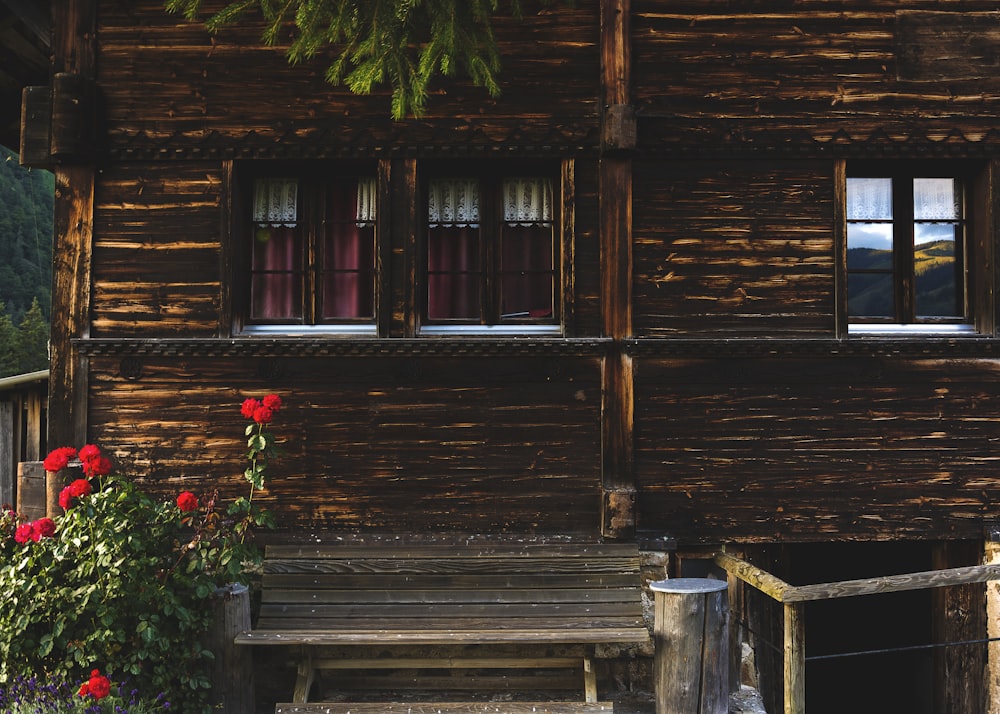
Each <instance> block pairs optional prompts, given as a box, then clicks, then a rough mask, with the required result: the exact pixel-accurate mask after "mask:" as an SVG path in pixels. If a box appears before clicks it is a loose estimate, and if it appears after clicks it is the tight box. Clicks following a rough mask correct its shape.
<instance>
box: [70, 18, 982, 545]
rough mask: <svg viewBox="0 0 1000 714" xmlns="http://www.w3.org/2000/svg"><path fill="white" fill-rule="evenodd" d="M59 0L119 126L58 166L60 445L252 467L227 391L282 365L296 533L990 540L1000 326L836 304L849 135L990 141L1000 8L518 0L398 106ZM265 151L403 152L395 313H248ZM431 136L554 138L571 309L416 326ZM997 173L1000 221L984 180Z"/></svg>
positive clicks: (278, 492)
mask: <svg viewBox="0 0 1000 714" xmlns="http://www.w3.org/2000/svg"><path fill="white" fill-rule="evenodd" d="M62 1H63V2H65V3H67V4H68V5H72V6H73V8H75V11H74V13H70V14H68V15H66V19H65V24H66V25H67V26H66V27H64V28H63V29H62V30H61V31H60V32H57V33H56V34H57V37H60V38H63V37H74V36H75V37H77V42H76V44H74V43H73V42H70V41H69V40H66V39H64V40H61V41H59V42H57V43H56V46H57V54H58V55H59V58H60V68H61V69H74V68H75V71H80V72H83V73H90V74H92V76H93V78H94V79H95V80H96V84H97V86H98V87H99V90H100V92H99V96H100V102H99V107H100V116H101V120H102V123H101V129H100V131H99V132H98V135H97V140H96V141H97V143H96V147H97V149H96V155H97V157H99V158H98V159H96V160H95V162H94V163H93V165H88V164H86V162H84V165H72V164H71V165H67V166H65V167H63V168H62V169H61V170H60V171H61V173H60V174H59V175H60V177H61V178H60V181H61V183H60V191H61V194H60V201H59V208H58V209H57V217H58V218H59V221H60V226H61V228H60V231H61V238H60V243H58V244H57V245H58V246H63V248H64V250H62V251H60V259H59V265H58V266H57V267H58V276H57V287H58V286H62V288H61V289H60V295H62V301H61V303H57V306H56V307H57V315H61V316H62V317H64V318H66V319H60V321H59V325H58V327H57V329H56V331H55V332H54V340H55V342H54V347H53V354H54V363H53V374H54V377H53V380H54V381H53V384H54V389H53V394H54V395H55V397H56V399H57V400H59V401H58V402H57V404H58V405H60V407H61V406H62V405H64V404H69V405H71V407H72V409H71V416H64V415H62V414H56V416H55V417H54V422H53V423H54V424H55V428H54V429H53V433H54V434H56V435H57V436H58V439H57V440H58V441H60V442H62V441H71V440H72V439H71V438H69V436H67V435H72V436H73V438H76V437H77V436H80V435H83V436H85V437H86V438H87V439H88V440H93V441H97V442H99V443H101V444H102V445H104V446H106V447H108V448H110V449H112V450H114V452H115V455H116V456H117V457H118V458H119V459H120V461H121V462H122V464H123V465H127V466H131V467H132V468H134V469H135V470H136V471H137V475H138V476H139V477H141V478H144V479H145V480H146V481H147V482H148V483H149V484H150V485H151V486H153V487H157V488H162V489H164V490H167V491H169V490H175V489H176V488H180V487H184V488H189V487H197V488H199V489H207V488H209V487H211V486H213V485H216V484H217V485H220V486H221V487H223V488H224V489H225V490H226V491H227V492H232V493H237V492H240V491H241V489H242V487H243V486H242V482H241V479H240V471H241V469H242V448H241V434H242V424H243V422H242V420H241V419H240V417H239V415H238V411H237V409H238V405H239V403H240V401H241V400H242V399H243V397H245V396H247V395H259V394H262V393H265V392H270V391H274V392H277V393H279V394H281V395H282V396H283V397H284V398H285V399H286V403H287V404H288V407H287V410H286V411H285V412H283V413H282V415H281V418H280V420H279V424H278V431H279V433H280V435H281V436H282V437H283V438H284V439H285V440H286V441H285V450H286V452H287V453H286V455H285V457H284V458H283V459H282V462H281V463H280V466H276V467H275V470H276V476H278V480H277V481H276V482H275V483H274V485H273V487H272V488H271V489H270V490H269V492H268V494H267V499H268V500H269V502H270V503H271V504H273V505H274V506H275V507H276V511H277V512H278V513H279V514H280V518H281V519H282V520H283V523H284V524H285V525H288V526H290V527H295V526H308V527H310V528H314V527H315V528H343V529H363V528H372V529H380V530H387V529H398V528H404V529H412V530H420V529H442V530H483V531H493V530H513V531H544V532H586V533H597V532H603V533H605V534H607V535H615V536H619V537H621V536H628V535H630V531H631V526H632V525H633V523H630V522H629V519H630V518H631V519H633V520H634V525H635V526H636V527H637V528H638V529H639V531H640V533H641V534H648V535H652V536H657V537H659V536H662V535H664V534H668V535H671V536H674V537H676V538H678V539H680V540H681V541H686V542H699V543H700V542H713V541H714V542H718V541H740V540H742V541H752V542H768V541H795V540H824V539H832V540H837V539H841V540H852V539H857V540H860V539H885V538H897V537H898V538H921V539H943V538H977V537H979V536H980V535H981V532H982V525H983V523H984V521H988V520H991V519H992V518H993V517H994V516H995V515H996V509H995V507H994V503H993V497H992V493H993V492H994V491H995V488H996V486H998V485H1000V480H998V478H997V477H996V476H995V475H994V474H993V468H992V467H993V463H994V462H993V456H992V454H991V447H992V445H993V444H994V441H995V436H994V434H993V425H994V424H995V423H996V420H997V419H998V418H1000V406H998V404H997V403H996V399H995V398H994V396H993V393H994V392H995V391H996V389H995V386H996V385H995V382H996V381H997V374H998V372H997V365H998V362H997V360H998V359H1000V351H998V348H997V346H996V343H995V341H994V339H993V337H992V332H991V330H993V329H994V328H993V327H991V325H992V323H993V322H994V320H993V319H992V318H990V319H988V320H984V321H983V324H985V325H987V327H988V328H989V329H987V331H986V332H985V333H984V334H983V335H982V336H981V337H979V338H976V339H972V340H954V339H940V338H926V339H920V340H909V341H893V340H885V339H882V340H878V339H876V340H871V339H868V340H864V341H861V340H856V339H853V338H851V337H848V336H847V335H846V334H845V332H844V330H843V327H844V323H843V315H842V314H840V308H839V307H838V306H839V305H840V304H841V303H842V298H843V295H842V286H839V285H838V279H839V278H838V255H839V254H838V250H839V249H838V242H839V241H841V240H842V237H841V236H838V231H840V230H841V229H842V225H841V224H842V220H840V219H842V215H840V214H839V213H838V212H839V211H841V210H842V209H841V208H840V207H839V204H838V202H839V201H841V200H842V196H840V195H839V194H838V185H839V183H838V182H842V179H843V170H844V168H843V166H844V165H843V160H844V159H848V160H849V159H852V158H857V157H880V158H884V159H887V160H889V159H892V158H923V157H929V158H934V157H962V158H965V159H968V160H972V161H978V162H982V163H983V164H984V165H987V164H988V162H990V161H995V160H996V157H997V156H998V155H1000V132H998V131H997V130H996V127H995V123H996V122H995V119H994V116H993V115H994V114H995V104H996V101H997V99H1000V79H997V77H1000V75H998V74H997V73H996V72H995V71H993V70H994V69H995V67H994V65H995V64H996V61H995V58H994V56H993V54H991V51H990V47H992V44H991V42H993V36H994V34H996V32H995V29H994V28H996V27H997V18H996V16H995V14H994V8H993V6H992V5H991V4H990V3H986V2H980V1H978V0H975V1H973V0H953V1H951V2H939V1H937V0H910V1H908V2H901V1H895V2H890V1H889V0H876V1H875V2H869V1H867V0H866V1H864V2H862V0H844V1H843V2H837V3H832V4H831V3H830V2H826V1H824V0H795V1H793V0H776V1H775V2H763V0H728V1H727V2H718V1H717V0H631V1H630V2H629V1H627V0H604V1H603V2H597V1H596V0H594V1H593V2H577V3H575V4H574V5H573V6H572V7H564V6H563V5H560V6H558V8H555V9H552V10H547V11H545V12H543V13H541V14H535V12H534V10H536V9H537V7H536V6H535V5H533V4H529V7H527V8H526V16H525V20H524V21H523V23H522V22H520V21H516V20H513V19H511V18H501V19H500V20H499V21H498V25H497V32H498V37H499V40H500V44H501V50H502V51H503V52H504V69H503V74H502V80H503V84H502V94H501V95H500V96H499V97H498V98H490V97H489V96H488V94H487V93H486V92H485V90H482V89H478V88H475V87H472V86H470V85H469V84H468V83H465V82H461V81H454V82H445V83H441V84H440V85H439V86H438V87H437V89H436V91H435V93H434V95H433V96H432V97H431V99H430V101H429V103H428V112H427V115H426V116H424V117H422V118H420V119H407V120H404V121H400V122H393V121H392V120H390V119H389V118H388V112H389V101H388V97H387V96H386V95H385V94H384V93H380V94H376V95H374V96H371V97H355V96H353V95H351V94H350V93H349V92H347V91H346V90H344V89H342V88H334V87H330V86H329V85H327V84H326V83H325V82H324V81H323V78H322V72H323V69H324V67H325V58H317V59H316V60H315V61H312V62H309V63H306V64H305V65H300V66H298V67H295V68H293V69H291V70H289V69H288V66H287V63H286V60H285V57H284V55H283V52H282V50H281V48H269V47H265V46H263V45H262V44H261V43H260V40H259V27H255V26H253V25H249V26H240V27H235V28H232V29H226V30H224V31H222V32H220V33H219V34H217V35H215V36H212V35H209V34H208V33H206V32H205V31H204V29H203V28H202V27H201V26H200V25H197V24H192V23H187V22H186V21H184V20H182V19H181V18H178V17H174V16H168V15H166V14H164V12H163V11H162V4H161V2H160V0H141V1H139V2H132V1H126V0H101V1H100V2H97V1H96V0H94V2H96V5H97V10H96V27H97V31H96V33H93V34H91V33H89V32H83V31H76V35H74V31H75V30H74V28H76V27H77V24H80V26H81V27H86V23H85V22H84V21H85V20H86V19H87V14H88V12H89V10H88V2H83V1H82V0H72V1H71V0H62ZM216 6H218V4H216ZM942 13H943V14H942ZM970 13H971V14H970ZM59 16H60V15H59V14H58V13H57V17H59ZM931 28H937V29H936V30H933V29H931ZM960 36H968V37H970V38H971V40H970V46H972V47H973V49H972V50H970V51H969V56H968V57H965V58H964V59H963V60H962V61H958V60H956V59H954V56H955V55H956V48H957V47H960V46H961V45H960V43H959V37H960ZM935 38H939V40H938V41H935ZM90 42H93V47H92V48H91V45H90V44H89V43H90ZM76 45H79V48H77V47H76ZM60 48H62V49H60ZM915 48H916V49H915ZM91 49H93V52H94V53H95V54H94V57H93V58H91V57H90V55H89V54H88V52H89V51H90V50H91ZM918 50H919V51H918ZM633 110H634V116H635V122H636V123H635V126H636V130H637V133H636V134H635V144H634V147H633V146H632V144H631V143H630V142H631V141H632V139H633V137H632V135H631V134H630V127H631V124H630V123H629V121H630V118H631V116H632V113H631V112H632V111H633ZM609 127H610V128H609ZM602 142H603V143H602ZM279 158H282V159H286V158H287V159H303V160H305V159H317V160H328V161H331V162H335V161H336V160H338V159H342V158H351V159H365V160H366V161H369V162H371V163H372V164H373V165H374V164H375V163H376V162H381V163H379V164H378V166H379V171H380V172H381V174H380V175H381V176H382V177H383V179H385V183H386V184H387V185H389V186H391V191H390V194H389V195H390V206H391V209H390V210H392V211H393V215H394V216H396V218H397V220H395V221H393V223H392V224H391V227H390V229H389V231H390V232H389V234H388V235H384V236H381V240H384V241H386V243H385V245H386V248H385V253H384V254H383V255H385V256H387V257H388V259H387V265H388V270H387V273H386V276H387V277H385V278H384V279H385V283H386V286H387V294H385V295H384V298H385V299H386V301H387V304H388V305H389V309H388V310H386V311H384V313H383V314H381V315H380V316H379V325H378V333H379V337H377V338H373V337H365V338H351V337H344V336H338V337H337V338H335V339H331V338H330V337H329V336H327V337H326V338H325V339H324V338H301V339H300V338H297V337H287V336H286V337H283V338H271V337H269V338H261V337H256V336H255V337H248V336H244V335H239V334H236V333H235V332H234V330H233V324H232V320H233V305H232V285H233V277H232V274H231V271H232V253H233V250H235V249H236V247H235V246H234V245H233V241H232V236H233V234H234V227H233V223H232V221H233V220H235V219H233V217H232V216H230V215H229V209H230V207H231V201H232V195H231V193H230V192H231V191H232V190H233V173H234V171H235V172H237V173H238V171H239V170H240V168H241V166H243V165H245V164H246V163H249V162H255V161H266V160H271V159H279ZM430 158H433V159H443V160H448V159H469V158H473V159H476V160H482V161H489V160H493V159H495V158H505V159H506V158H510V159H538V158H543V159H549V160H551V161H552V162H553V165H556V164H558V163H561V165H562V171H563V177H564V179H567V177H570V178H571V179H572V187H573V188H572V192H571V194H572V195H570V196H569V197H568V199H567V200H569V201H570V204H569V207H571V208H572V210H571V212H570V214H571V215H569V216H568V218H567V221H566V222H565V223H566V225H567V226H568V227H569V228H568V230H569V232H570V233H571V238H572V240H571V241H570V243H571V251H570V253H569V256H570V257H571V261H570V263H569V265H567V269H570V270H571V279H568V280H567V281H566V286H567V293H568V299H567V315H568V319H567V322H566V325H565V333H564V335H563V336H561V337H558V338H553V337H547V338H544V339H535V338H530V337H524V336H520V337H517V338H492V337H491V338H483V337H469V338H463V337H459V338H449V339H447V340H443V339H431V338H426V337H424V338H422V337H421V336H420V335H419V334H418V333H416V330H415V321H414V318H413V311H414V302H415V298H414V296H415V295H416V294H417V287H416V286H415V284H414V282H415V278H414V277H413V274H412V272H411V271H412V267H411V265H410V264H409V263H407V262H406V256H407V255H411V256H412V251H413V250H414V249H415V248H414V246H415V245H417V244H416V243H415V242H414V241H415V238H414V230H415V229H414V225H415V223H416V222H417V221H418V218H417V217H415V216H414V215H413V211H414V210H416V209H414V206H415V205H417V204H416V202H415V198H414V197H415V195H416V194H415V191H416V190H417V188H416V184H417V182H418V181H419V176H420V170H421V162H423V161H425V160H427V159H430ZM331 165H332V164H331ZM91 188H92V194H91ZM977 191H978V193H977V200H981V202H982V203H983V204H984V205H985V206H986V207H987V208H988V209H989V210H986V211H984V212H983V213H981V214H980V215H979V216H978V217H977V218H976V220H977V221H979V224H978V225H977V230H978V231H979V233H980V235H985V236H986V238H985V240H986V241H988V242H990V243H995V242H996V240H997V229H996V227H995V226H994V225H993V223H994V222H995V218H993V216H994V215H996V214H997V211H996V210H995V208H994V207H995V206H998V205H1000V199H998V191H997V188H996V187H995V186H993V185H992V184H991V183H990V181H988V180H984V181H983V182H982V185H981V186H979V187H978V189H977ZM91 229H92V240H91V239H90V237H91ZM408 251H410V252H409V253H408ZM980 254H987V253H986V252H984V251H980ZM411 262H412V261H411ZM91 266H92V268H91ZM995 272H996V270H995V269H994V273H995ZM988 278H989V279H988V280H987V281H986V284H982V283H980V284H977V285H976V289H977V290H978V291H979V293H981V295H980V296H979V297H978V298H977V300H978V303H977V304H978V307H979V308H981V315H987V314H990V315H992V314H996V313H997V309H996V304H995V302H996V294H997V293H998V292H1000V291H998V290H997V289H996V288H997V286H998V285H1000V279H998V278H997V276H996V275H992V274H991V275H989V276H988ZM74 399H75V400H76V403H74V401H73V400H74ZM83 401H85V405H81V404H79V402H83ZM612 505H613V508H609V507H610V506H612ZM606 519H608V520H606ZM616 519H617V522H618V523H620V524H624V525H621V526H614V527H609V522H610V521H611V520H616Z"/></svg>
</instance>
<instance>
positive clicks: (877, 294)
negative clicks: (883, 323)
mask: <svg viewBox="0 0 1000 714" xmlns="http://www.w3.org/2000/svg"><path fill="white" fill-rule="evenodd" d="M847 313H848V315H849V316H850V317H890V318H891V317H894V316H895V310H894V308H893V299H892V275H891V274H879V273H852V274H851V275H849V276H848V278H847Z"/></svg>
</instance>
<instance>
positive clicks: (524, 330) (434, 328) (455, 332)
mask: <svg viewBox="0 0 1000 714" xmlns="http://www.w3.org/2000/svg"><path fill="white" fill-rule="evenodd" d="M420 334H421V336H424V335H427V336H431V337H440V336H449V337H472V336H476V337H482V336H484V335H497V336H505V337H508V336H524V337H532V336H536V335H540V336H559V335H561V334H562V327H560V326H559V325H426V326H424V327H421V328H420Z"/></svg>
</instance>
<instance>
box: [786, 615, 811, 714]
mask: <svg viewBox="0 0 1000 714" xmlns="http://www.w3.org/2000/svg"><path fill="white" fill-rule="evenodd" d="M804 608H805V604H804V603H800V602H796V603H785V714H805V711H806V619H805V612H804V611H803V610H804Z"/></svg>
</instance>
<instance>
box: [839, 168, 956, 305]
mask: <svg viewBox="0 0 1000 714" xmlns="http://www.w3.org/2000/svg"><path fill="white" fill-rule="evenodd" d="M912 182H913V183H912V196H913V202H912V207H911V206H907V205H906V204H907V203H909V201H904V204H903V205H904V207H905V213H906V214H908V215H898V216H894V215H893V205H894V203H893V200H894V196H893V194H894V186H893V179H891V178H848V179H847V272H848V285H847V290H848V301H847V304H848V314H849V316H850V317H853V318H875V319H879V318H881V319H890V320H895V321H896V322H908V321H909V320H910V319H912V318H916V319H917V320H918V321H919V320H920V319H921V318H952V317H961V315H962V309H963V305H962V301H961V299H960V297H959V296H960V291H959V280H960V277H959V276H958V274H957V268H958V263H957V258H956V250H955V246H956V242H957V241H958V240H960V231H961V221H962V213H961V212H962V207H961V203H960V192H959V188H958V185H957V182H956V180H955V179H953V178H914V179H912ZM902 188H903V189H906V188H909V187H908V186H905V185H904V186H903V187H902ZM895 190H899V188H898V187H897V188H896V189H895ZM899 198H903V199H905V198H907V197H905V196H896V199H899ZM897 208H898V204H897ZM898 212H899V213H900V214H902V213H904V208H899V210H898ZM911 226H912V232H911V230H909V229H910V227H911ZM911 235H912V239H911ZM894 245H895V249H896V250H898V251H908V253H906V254H902V255H894V253H893V250H894ZM910 266H912V268H911V267H910ZM911 269H912V285H913V295H912V297H913V313H914V314H913V315H912V316H906V315H898V314H897V309H898V307H897V306H898V305H900V304H902V303H901V302H900V301H899V300H898V299H897V295H896V292H897V291H898V290H900V289H901V288H902V286H904V285H906V284H907V283H909V282H910V280H906V279H905V275H906V274H909V271H910V270H911ZM900 270H903V271H904V274H903V275H901V274H900Z"/></svg>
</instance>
